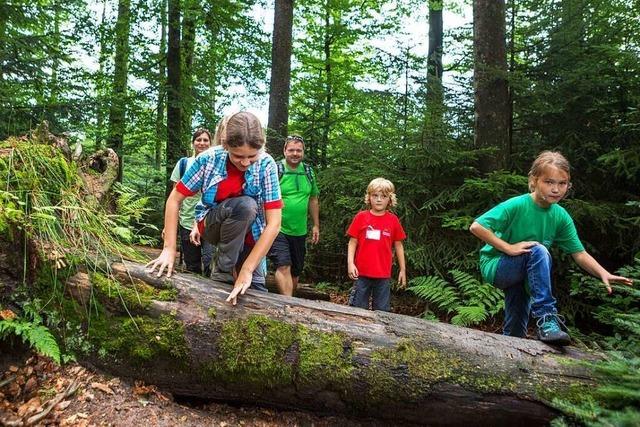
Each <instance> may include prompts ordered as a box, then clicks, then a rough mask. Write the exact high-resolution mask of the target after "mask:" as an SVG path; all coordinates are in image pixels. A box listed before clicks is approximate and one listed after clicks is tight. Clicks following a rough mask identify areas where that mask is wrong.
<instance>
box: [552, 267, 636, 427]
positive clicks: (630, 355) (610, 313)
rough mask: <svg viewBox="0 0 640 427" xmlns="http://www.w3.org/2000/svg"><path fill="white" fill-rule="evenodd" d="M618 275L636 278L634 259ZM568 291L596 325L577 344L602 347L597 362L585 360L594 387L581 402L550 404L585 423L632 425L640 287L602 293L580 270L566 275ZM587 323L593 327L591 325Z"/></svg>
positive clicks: (634, 408) (634, 412)
mask: <svg viewBox="0 0 640 427" xmlns="http://www.w3.org/2000/svg"><path fill="white" fill-rule="evenodd" d="M618 273H619V274H621V275H624V276H626V277H630V278H633V279H635V281H636V283H637V281H638V280H639V279H640V259H638V258H637V259H635V261H634V263H633V264H631V265H627V266H625V267H623V268H621V269H620V270H619V271H618ZM571 287H572V295H573V296H574V297H579V298H580V299H581V300H582V301H584V302H583V304H585V307H583V310H584V311H587V312H590V313H592V316H593V318H592V320H595V321H597V322H598V323H599V326H597V325H596V326H595V328H594V329H595V331H598V332H591V333H590V334H588V335H582V336H581V337H580V340H581V342H582V343H583V344H585V345H589V346H592V347H595V348H598V349H606V350H607V352H606V358H605V360H603V361H599V362H591V363H586V365H587V366H589V367H591V368H592V369H593V372H594V376H595V378H596V381H597V382H598V384H599V386H598V388H597V389H595V391H594V393H593V395H592V396H591V397H590V398H589V399H587V400H586V401H584V402H581V403H576V402H569V401H566V400H561V399H555V400H554V401H553V405H554V406H555V407H556V408H558V409H560V410H561V411H562V412H564V413H565V414H567V415H568V416H569V417H571V419H573V420H576V421H578V422H580V423H583V424H585V425H589V426H610V425H629V426H630V425H638V423H640V411H639V410H638V407H640V392H639V391H638V384H640V291H638V289H636V288H634V287H629V286H624V285H614V286H613V288H614V293H613V294H612V295H610V296H607V295H606V292H605V291H604V287H603V285H602V284H601V283H599V281H598V280H596V279H594V278H592V277H588V276H586V275H584V274H582V273H574V275H573V276H572V283H571ZM592 327H593V326H592Z"/></svg>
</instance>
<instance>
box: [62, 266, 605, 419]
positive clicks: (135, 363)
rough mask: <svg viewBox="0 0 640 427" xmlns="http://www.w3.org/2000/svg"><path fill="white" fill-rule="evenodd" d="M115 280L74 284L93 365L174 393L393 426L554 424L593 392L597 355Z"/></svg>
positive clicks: (176, 284)
mask: <svg viewBox="0 0 640 427" xmlns="http://www.w3.org/2000/svg"><path fill="white" fill-rule="evenodd" d="M111 273H112V277H113V279H106V278H105V277H104V276H101V275H95V274H94V275H87V276H85V277H83V278H78V277H76V278H74V280H70V281H68V282H67V289H68V290H69V292H70V294H71V295H73V296H74V298H75V299H76V300H77V301H79V302H80V303H81V304H80V305H82V304H86V303H87V298H88V297H89V293H88V290H89V289H92V292H93V295H94V297H95V301H94V302H93V303H91V304H90V305H91V306H92V307H94V308H95V309H92V311H93V312H94V317H93V318H92V319H91V321H90V323H89V325H88V329H87V333H88V335H87V336H88V339H89V341H90V342H91V343H92V346H93V347H92V348H93V350H92V351H91V352H90V353H89V354H88V355H87V356H85V358H84V361H85V362H88V363H91V364H92V365H96V366H98V367H100V368H102V369H105V370H107V371H109V372H110V373H112V374H115V375H119V376H122V377H128V378H132V379H138V380H140V379H141V380H144V381H145V382H147V383H152V384H155V385H157V386H159V387H160V388H162V389H163V390H166V391H169V392H171V393H173V394H174V395H181V396H191V397H197V398H205V399H215V400H223V401H231V402H233V401H237V402H243V403H256V404H263V405H270V406H275V407H281V408H297V409H306V410H313V411H320V412H324V413H344V414H349V415H354V416H366V417H375V418H379V419H387V420H389V421H390V422H413V423H420V424H423V423H424V424H433V425H461V424H473V425H495V424H507V423H509V424H517V423H527V424H532V423H533V424H546V423H548V422H549V421H550V420H551V419H553V418H554V417H555V416H557V415H558V414H557V413H556V412H555V411H554V410H553V409H552V408H551V406H550V405H549V404H550V402H551V401H552V400H553V398H554V397H563V398H567V397H571V396H579V395H580V394H582V393H583V392H585V390H587V389H589V388H590V387H592V386H593V384H592V380H591V379H590V374H589V372H588V371H586V370H585V368H583V367H581V365H579V364H578V363H574V362H576V361H577V360H578V359H581V358H585V357H587V355H585V354H583V353H581V352H579V351H578V350H576V349H574V348H571V347H567V348H564V349H560V348H553V347H549V346H547V345H544V344H542V343H541V342H538V341H534V340H526V339H519V338H508V337H504V336H501V335H497V334H491V333H485V332H482V331H477V330H473V329H467V328H460V327H456V326H452V325H448V324H443V323H437V322H430V321H424V320H421V319H416V318H412V317H407V316H403V315H397V314H393V313H385V312H377V311H376V312H372V311H367V310H362V309H357V308H352V307H346V306H341V305H336V304H332V303H329V302H325V301H310V300H304V299H299V298H294V297H284V296H281V295H276V294H273V293H261V292H255V291H251V290H250V291H248V292H247V294H246V295H244V296H242V297H241V298H240V299H239V302H238V305H237V306H235V307H234V306H231V305H230V304H229V303H226V302H225V298H226V297H227V295H228V292H229V289H230V286H229V285H224V284H219V283H215V282H212V281H211V280H208V279H203V278H199V277H197V276H192V275H188V274H176V275H174V276H173V277H172V278H171V279H166V278H157V277H155V276H151V275H148V274H147V273H146V272H145V269H144V266H143V265H141V264H136V263H129V262H125V264H114V265H113V266H112V269H111ZM114 279H115V280H114ZM89 282H91V283H89ZM132 283H133V284H134V285H132ZM82 289H84V291H82ZM145 289H146V290H145ZM132 290H135V292H132ZM167 291H169V292H167ZM162 292H164V296H162V297H161V293H162ZM109 299H111V301H110V302H109V301H107V300H109ZM122 302H124V303H125V304H126V305H127V306H128V308H127V310H126V311H127V312H128V314H125V313H124V311H123V310H122V309H121V310H118V309H117V308H116V307H118V306H120V307H122V304H121V303H122ZM119 304H120V305H119ZM95 313H97V314H95Z"/></svg>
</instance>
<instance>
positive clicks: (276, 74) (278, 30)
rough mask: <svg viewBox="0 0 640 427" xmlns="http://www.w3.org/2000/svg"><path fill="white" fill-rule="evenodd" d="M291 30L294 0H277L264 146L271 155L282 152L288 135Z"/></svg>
mask: <svg viewBox="0 0 640 427" xmlns="http://www.w3.org/2000/svg"><path fill="white" fill-rule="evenodd" d="M292 31H293V0H276V2H275V10H274V20H273V44H272V47H271V84H270V87H269V123H268V125H267V147H268V149H269V151H270V152H271V153H272V154H274V155H279V154H280V153H282V147H283V145H284V139H285V138H286V137H287V128H288V122H289V90H290V86H291V44H292Z"/></svg>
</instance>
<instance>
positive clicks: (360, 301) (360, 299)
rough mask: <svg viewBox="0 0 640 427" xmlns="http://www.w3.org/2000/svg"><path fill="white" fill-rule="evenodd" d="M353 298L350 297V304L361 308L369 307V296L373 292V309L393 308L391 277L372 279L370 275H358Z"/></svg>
mask: <svg viewBox="0 0 640 427" xmlns="http://www.w3.org/2000/svg"><path fill="white" fill-rule="evenodd" d="M354 289H355V291H354V293H353V298H352V297H351V296H350V297H349V305H352V306H354V307H360V308H366V309H368V308H369V297H370V296H371V295H372V294H373V309H374V310H382V311H389V310H391V287H390V286H389V279H372V278H370V277H362V276H360V277H358V280H357V281H356V284H355V287H354Z"/></svg>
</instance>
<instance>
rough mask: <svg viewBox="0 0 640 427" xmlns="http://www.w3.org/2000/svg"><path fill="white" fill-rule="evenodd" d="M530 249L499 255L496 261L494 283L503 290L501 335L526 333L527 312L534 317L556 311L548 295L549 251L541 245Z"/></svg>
mask: <svg viewBox="0 0 640 427" xmlns="http://www.w3.org/2000/svg"><path fill="white" fill-rule="evenodd" d="M530 249H531V252H529V253H527V254H523V255H518V256H509V255H502V257H501V258H500V261H499V262H498V269H497V270H496V277H495V279H494V281H493V284H494V286H495V287H497V288H500V289H502V290H503V291H504V296H505V303H504V330H503V334H504V335H509V336H512V337H524V336H526V335H527V324H528V323H529V312H531V314H532V315H533V317H536V318H537V317H542V316H544V315H545V314H552V313H553V314H555V313H557V309H556V299H555V298H554V297H553V295H552V294H551V254H550V253H549V250H548V249H547V248H546V247H544V246H543V245H540V244H538V245H535V246H533V247H531V248H530ZM525 282H528V284H529V289H528V290H527V288H526V286H525Z"/></svg>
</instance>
